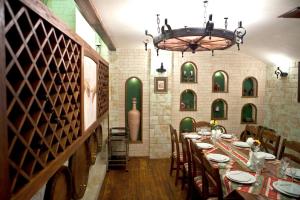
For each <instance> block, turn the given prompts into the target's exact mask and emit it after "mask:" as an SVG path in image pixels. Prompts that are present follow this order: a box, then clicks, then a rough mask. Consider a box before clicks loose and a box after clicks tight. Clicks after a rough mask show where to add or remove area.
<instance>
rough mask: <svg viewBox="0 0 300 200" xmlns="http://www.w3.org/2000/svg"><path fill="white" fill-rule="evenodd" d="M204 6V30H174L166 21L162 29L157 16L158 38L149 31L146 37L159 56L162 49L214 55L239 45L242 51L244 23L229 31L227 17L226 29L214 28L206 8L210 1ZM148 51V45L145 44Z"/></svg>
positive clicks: (204, 2)
mask: <svg viewBox="0 0 300 200" xmlns="http://www.w3.org/2000/svg"><path fill="white" fill-rule="evenodd" d="M203 4H204V24H203V28H190V27H184V28H179V29H172V28H171V26H170V25H169V24H168V20H167V19H165V24H164V25H163V26H161V27H160V18H159V14H157V32H158V36H156V37H154V36H153V35H151V34H150V33H148V31H147V30H146V31H145V34H146V36H150V37H151V38H152V40H153V44H154V47H155V48H156V51H157V55H158V52H159V50H160V49H162V50H168V51H179V52H181V53H182V56H183V54H184V52H192V53H195V52H196V51H211V52H212V55H213V54H214V51H215V50H224V49H227V48H229V47H231V46H232V45H234V44H237V47H238V50H240V44H243V39H244V36H245V35H246V29H245V28H244V27H243V26H242V22H241V21H240V22H239V23H238V28H237V29H235V31H230V30H228V29H227V25H228V18H227V17H225V18H224V20H225V28H224V29H219V28H214V22H213V21H212V15H209V18H208V21H206V18H207V16H206V15H207V14H206V13H207V12H206V8H207V5H208V1H203ZM145 49H146V50H147V44H146V43H145Z"/></svg>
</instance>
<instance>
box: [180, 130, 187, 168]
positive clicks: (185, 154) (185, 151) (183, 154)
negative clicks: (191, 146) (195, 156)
mask: <svg viewBox="0 0 300 200" xmlns="http://www.w3.org/2000/svg"><path fill="white" fill-rule="evenodd" d="M179 138H180V142H181V148H182V157H183V163H186V162H188V158H187V154H188V152H187V151H188V146H187V145H186V143H185V138H184V135H183V134H182V133H179Z"/></svg>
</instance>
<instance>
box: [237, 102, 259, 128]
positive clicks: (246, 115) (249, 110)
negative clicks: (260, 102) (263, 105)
mask: <svg viewBox="0 0 300 200" xmlns="http://www.w3.org/2000/svg"><path fill="white" fill-rule="evenodd" d="M256 117H257V108H256V106H255V105H254V104H252V103H247V104H245V105H244V106H243V108H242V111H241V123H242V124H256Z"/></svg>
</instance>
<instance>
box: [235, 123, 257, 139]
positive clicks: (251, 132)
mask: <svg viewBox="0 0 300 200" xmlns="http://www.w3.org/2000/svg"><path fill="white" fill-rule="evenodd" d="M249 137H252V138H255V139H258V138H259V131H258V127H257V126H253V125H248V124H247V125H246V126H245V130H244V131H243V132H242V133H241V136H240V140H241V141H246V140H247V139H248V138H249Z"/></svg>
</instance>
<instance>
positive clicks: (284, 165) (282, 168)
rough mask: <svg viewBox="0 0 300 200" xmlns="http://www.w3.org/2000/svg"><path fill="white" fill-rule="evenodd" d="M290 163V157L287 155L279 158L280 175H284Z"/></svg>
mask: <svg viewBox="0 0 300 200" xmlns="http://www.w3.org/2000/svg"><path fill="white" fill-rule="evenodd" d="M289 164H290V159H289V158H287V157H284V158H282V159H281V160H280V174H281V175H282V177H285V173H286V169H287V167H288V166H289Z"/></svg>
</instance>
